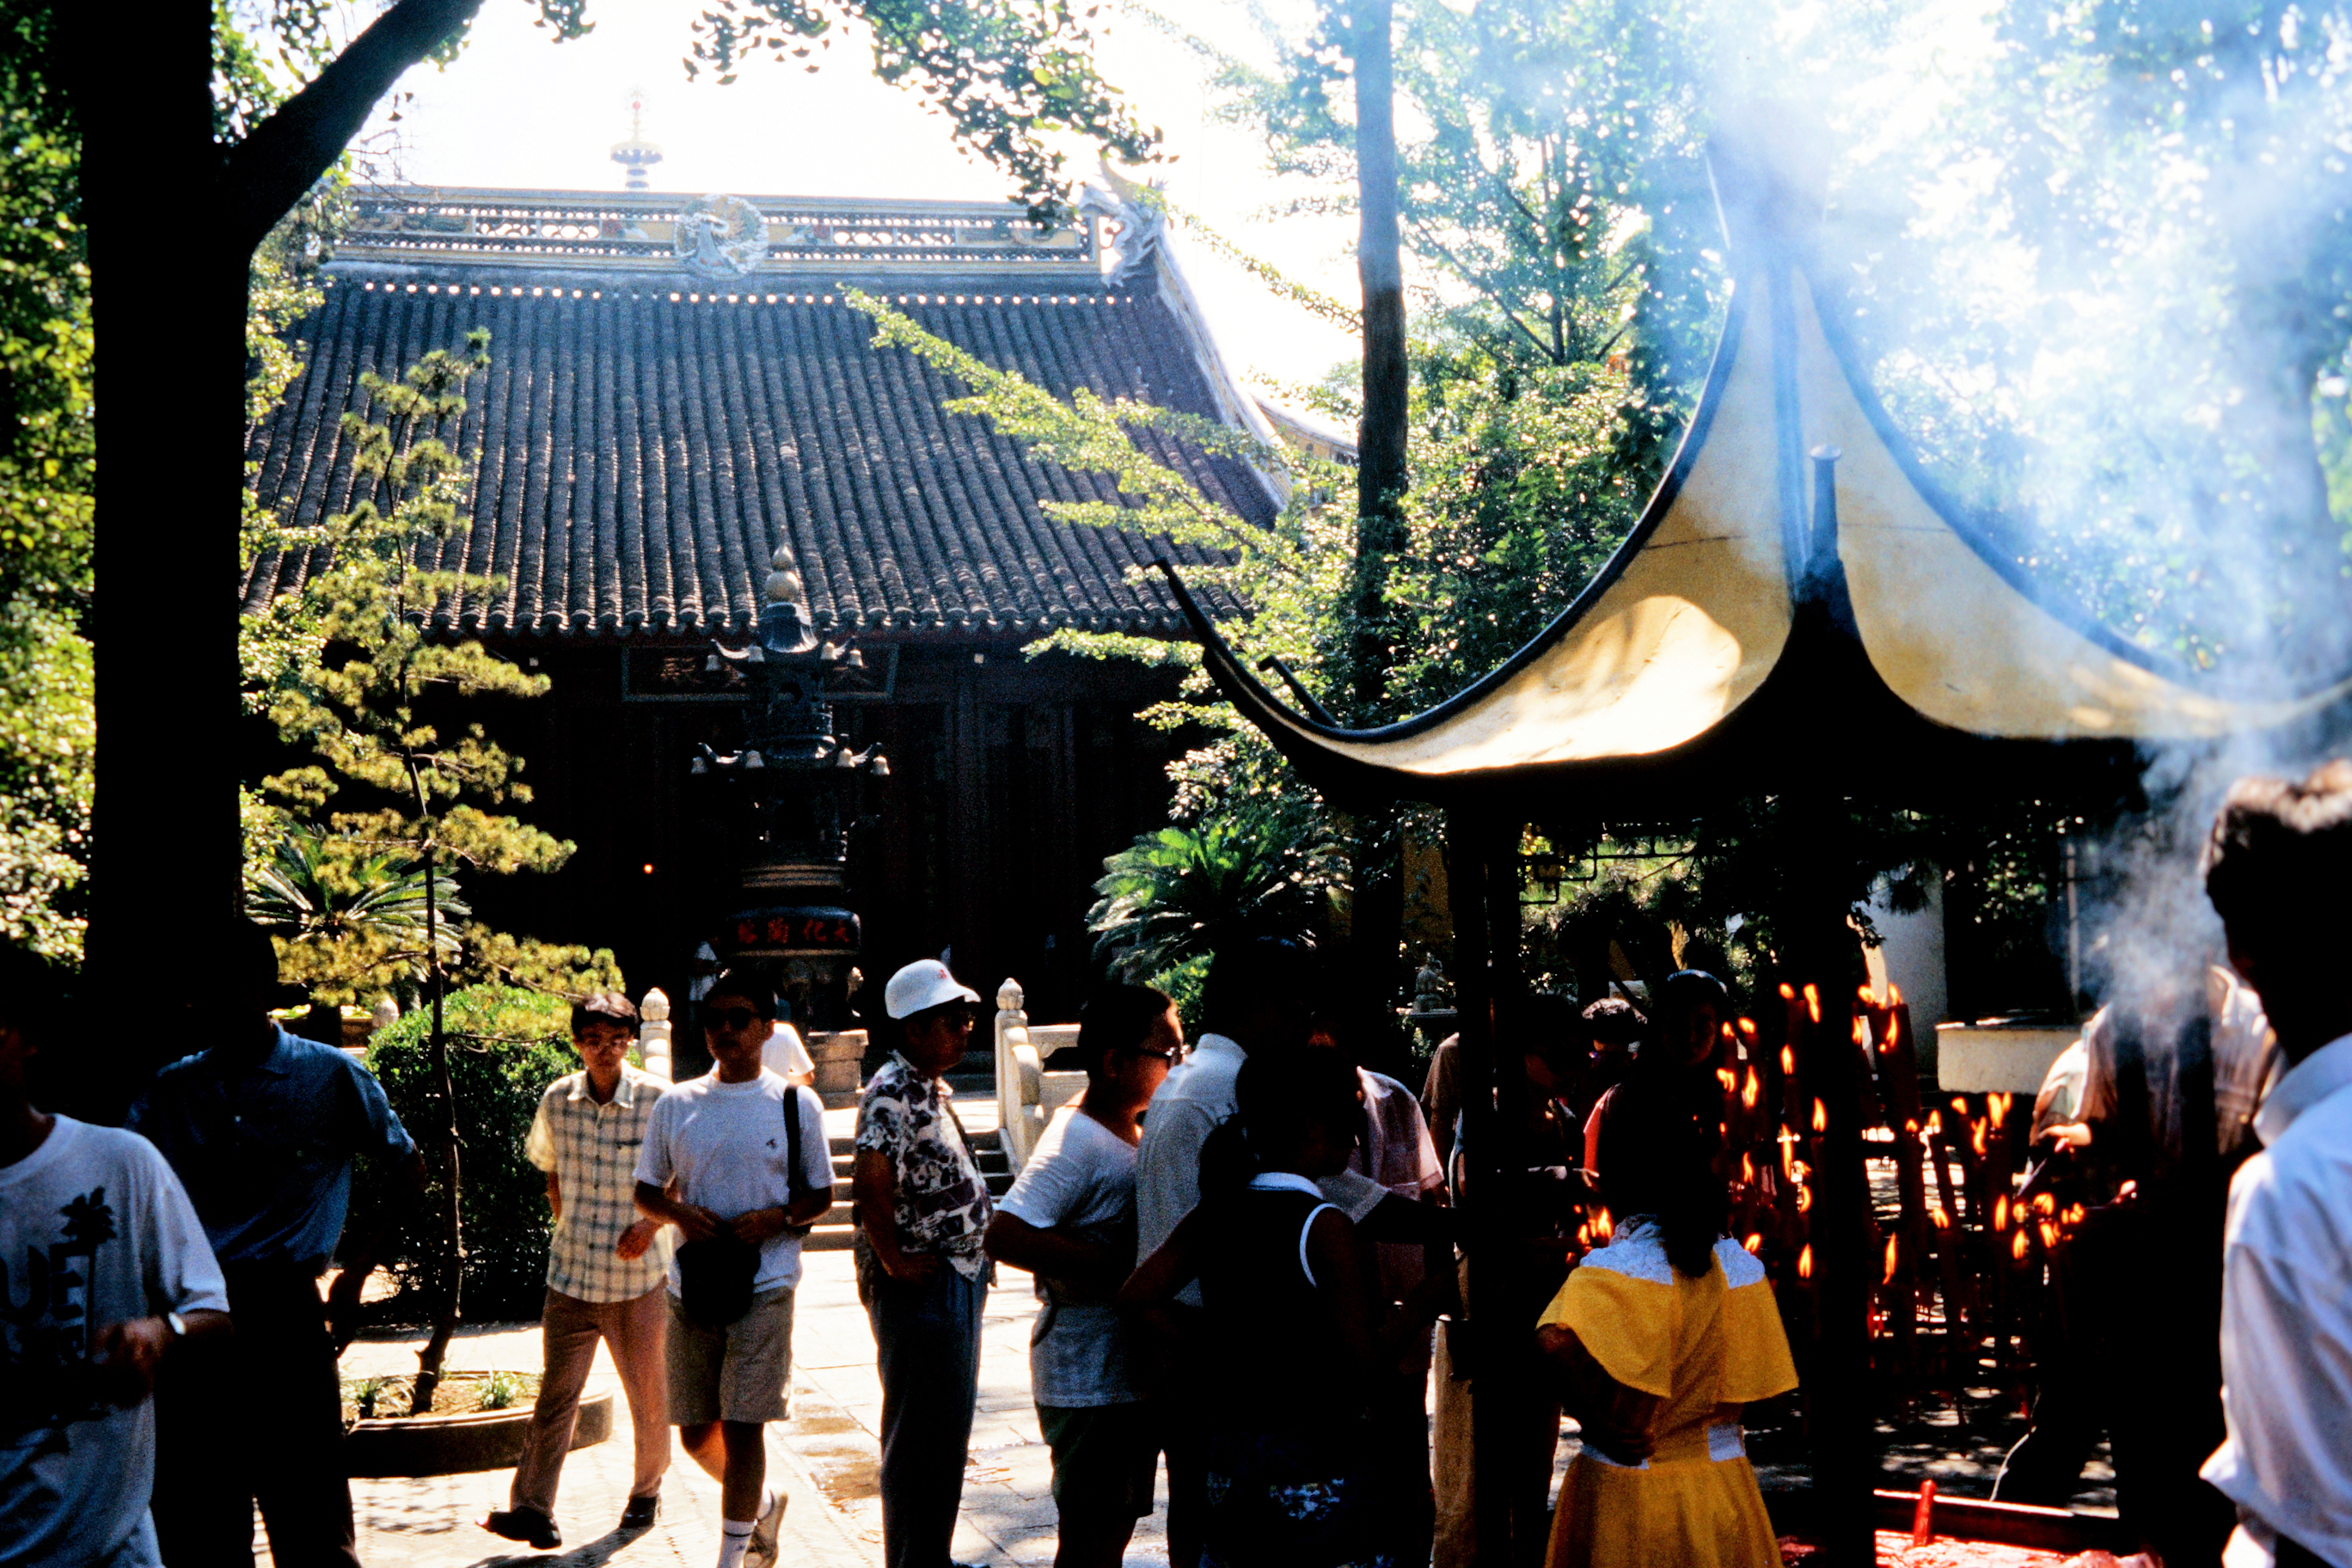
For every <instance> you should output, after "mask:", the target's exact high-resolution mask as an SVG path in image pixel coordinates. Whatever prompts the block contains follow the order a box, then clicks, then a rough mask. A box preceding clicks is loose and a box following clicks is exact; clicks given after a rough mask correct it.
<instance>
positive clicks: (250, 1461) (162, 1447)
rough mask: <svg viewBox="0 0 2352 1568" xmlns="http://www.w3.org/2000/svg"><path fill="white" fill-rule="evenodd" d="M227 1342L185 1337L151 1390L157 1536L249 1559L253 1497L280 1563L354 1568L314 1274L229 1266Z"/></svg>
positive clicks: (191, 1558) (207, 1553)
mask: <svg viewBox="0 0 2352 1568" xmlns="http://www.w3.org/2000/svg"><path fill="white" fill-rule="evenodd" d="M222 1272H223V1273H225V1274H226V1276H227V1277H228V1310H229V1317H230V1321H232V1322H233V1323H234V1324H235V1326H236V1334H235V1336H234V1337H233V1338H232V1339H231V1340H230V1341H229V1342H227V1343H226V1344H225V1345H224V1344H217V1343H216V1344H211V1345H184V1346H181V1347H180V1349H179V1350H178V1351H177V1352H174V1353H173V1356H172V1358H171V1359H170V1361H168V1362H167V1363H165V1365H164V1367H163V1376H162V1378H161V1379H160V1381H159V1383H158V1385H157V1387H156V1391H155V1425H156V1452H155V1500H154V1512H155V1533H156V1536H157V1539H158V1541H159V1542H160V1543H161V1545H162V1547H163V1561H164V1562H166V1563H173V1564H174V1565H175V1568H176V1565H177V1564H181V1563H186V1564H188V1565H189V1568H198V1565H203V1568H217V1565H218V1564H222V1563H247V1564H249V1563H252V1561H253V1509H254V1505H255V1504H256V1503H259V1504H260V1505H261V1520H262V1523H263V1524H265V1525H266V1526H268V1531H269V1552H270V1555H271V1556H272V1557H273V1558H275V1559H276V1560H277V1562H278V1565H279V1568H313V1565H314V1564H328V1565H331V1568H359V1560H360V1559H359V1552H357V1551H356V1550H355V1548H354V1538H353V1533H352V1489H351V1483H350V1481H349V1480H347V1479H345V1475H344V1470H343V1415H342V1398H341V1385H340V1384H338V1383H337V1381H336V1373H335V1342H334V1340H333V1339H332V1337H331V1336H330V1335H329V1333H328V1332H327V1321H326V1309H325V1307H324V1306H323V1305H322V1304H321V1303H320V1300H319V1282H318V1279H317V1278H316V1277H315V1276H314V1275H313V1274H312V1273H311V1271H310V1269H309V1268H304V1267H301V1266H299V1265H296V1264H291V1263H263V1264H253V1263H232V1264H229V1265H227V1266H226V1268H224V1269H223V1270H222Z"/></svg>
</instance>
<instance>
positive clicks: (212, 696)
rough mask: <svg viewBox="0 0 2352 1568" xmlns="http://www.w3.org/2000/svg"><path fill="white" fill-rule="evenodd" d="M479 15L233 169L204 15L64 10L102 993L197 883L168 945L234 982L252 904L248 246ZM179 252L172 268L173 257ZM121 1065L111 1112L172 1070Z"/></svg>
mask: <svg viewBox="0 0 2352 1568" xmlns="http://www.w3.org/2000/svg"><path fill="white" fill-rule="evenodd" d="M480 4H481V0H399V3H398V4H396V5H394V6H392V7H391V8H390V9H389V10H387V11H385V12H384V13H383V15H382V16H378V17H377V18H376V20H375V22H374V23H373V25H371V26H369V27H368V29H367V30H366V31H365V32H364V33H362V34H361V35H360V37H358V38H356V39H354V40H352V44H351V46H350V47H348V48H346V49H345V50H344V51H343V52H342V54H341V56H339V57H338V58H336V59H335V60H334V61H333V62H331V64H330V65H329V66H328V67H327V68H326V69H325V70H324V71H322V72H321V73H320V76H319V78H318V79H317V80H316V81H314V82H312V83H311V84H310V86H309V87H307V88H305V89H303V90H302V91H301V92H299V93H298V94H296V95H295V96H294V97H293V98H292V99H290V100H288V101H287V102H286V103H285V104H283V105H281V106H280V107H279V108H278V110H277V111H276V112H274V113H272V114H271V115H270V116H269V117H268V119H267V120H265V121H262V123H261V124H260V125H259V126H257V127H256V128H255V130H254V132H253V133H252V135H250V136H249V137H247V139H246V141H245V142H242V143H240V144H238V145H237V146H236V148H234V149H233V150H230V151H228V152H226V153H224V152H223V151H222V150H221V148H220V147H219V145H218V144H217V143H216V142H215V140H214V136H213V109H212V93H211V82H212V33H211V27H212V22H213V16H212V12H211V10H210V8H209V7H206V6H202V5H165V6H161V7H156V8H153V14H152V15H145V14H142V16H141V17H140V19H139V25H138V29H137V31H138V37H137V41H136V42H135V43H133V44H131V45H129V46H128V47H125V46H124V45H123V44H122V42H121V39H120V38H119V37H116V36H115V20H116V17H115V14H114V13H112V12H110V11H108V10H107V9H105V8H104V7H102V6H95V5H63V4H60V5H58V6H57V8H56V14H57V16H58V25H59V28H60V31H59V35H58V36H59V37H60V38H61V40H62V41H63V43H64V45H65V47H64V48H63V49H61V51H60V53H61V56H62V59H61V64H60V69H61V71H62V73H63V74H64V76H65V78H66V79H67V82H68V91H69V92H70V93H71V95H72V100H73V104H74V109H75V115H76V118H77V119H78V120H79V122H80V126H81V130H82V163H81V181H82V201H83V210H84V216H85V219H86V221H87V223H88V225H89V257H90V287H91V297H92V302H93V314H94V317H95V321H96V327H97V332H98V361H97V374H98V376H99V378H100V381H101V382H102V384H103V385H104V388H105V395H106V396H105V416H104V419H103V421H102V423H101V424H100V458H101V460H102V468H101V469H100V489H99V511H98V519H97V554H98V559H97V578H98V592H97V595H96V603H97V606H98V608H97V610H96V612H95V613H94V614H93V615H92V617H91V622H92V625H91V637H92V641H93V642H94V643H95V645H96V647H97V676H98V681H97V684H98V714H99V721H100V722H99V735H100V742H99V752H98V763H99V766H98V795H97V802H96V806H95V809H94V811H93V813H92V824H91V869H90V881H89V904H90V917H89V918H90V930H89V968H90V971H91V984H93V985H94V986H97V987H100V988H101V989H102V988H104V987H106V986H107V985H108V984H110V980H109V979H108V977H109V976H112V975H123V976H125V977H126V983H128V979H127V977H128V975H129V973H130V972H131V968H132V966H133V965H136V964H139V963H142V962H144V961H145V960H146V958H147V953H146V952H145V949H144V948H143V947H142V945H141V943H140V940H139V936H138V932H139V931H140V930H141V929H142V926H144V925H147V924H150V923H152V910H153V907H154V900H155V889H156V888H157V887H158V885H159V884H160V883H161V882H162V881H163V879H172V880H174V881H190V880H192V881H193V884H194V887H195V889H197V890H196V894H195V897H196V900H197V902H196V904H195V906H194V907H195V908H196V910H198V911H199V915H200V918H198V919H196V920H194V921H184V922H181V923H182V924H184V925H185V927H186V928H187V929H186V930H185V931H184V933H183V934H182V935H181V937H180V938H179V939H178V945H177V946H176V947H175V950H174V952H175V956H176V957H177V958H178V959H179V960H180V961H181V962H182V963H184V965H185V967H186V968H187V969H188V970H189V971H190V972H191V973H197V974H205V975H218V974H220V973H224V968H223V965H224V963H225V962H226V947H225V946H224V945H222V944H223V943H224V942H225V940H226V933H227V931H228V929H229V920H230V918H231V917H232V916H233V915H234V914H235V911H236V909H237V907H238V906H239V904H240V902H241V889H240V888H239V886H238V868H239V865H240V863H241V861H242V858H243V846H242V845H241V843H240V842H239V838H238V830H237V815H236V788H237V784H238V783H239V780H240V777H241V769H240V767H239V752H240V748H239V747H238V746H237V745H236V742H235V737H236V734H237V732H238V730H239V727H240V723H241V720H240V714H239V711H238V704H237V695H236V694H237V688H238V685H239V680H240V672H239V669H238V667H237V661H236V647H235V644H234V642H233V640H232V638H231V636H230V630H229V623H228V618H227V602H228V598H229V595H230V594H231V593H232V591H233V584H235V583H236V565H237V559H236V549H237V543H236V540H237V520H238V516H239V512H240V508H241V502H240V500H239V498H240V496H241V495H242V494H243V490H244V486H245V468H244V439H245V430H244V405H245V395H244V393H245V374H246V352H245V325H246V293H247V282H248V273H247V268H248V267H249V265H250V258H251V257H252V253H253V249H254V247H255V246H257V245H258V244H259V243H260V241H261V240H262V238H263V237H265V236H266V235H268V232H269V230H270V227H271V226H273V225H274V224H276V223H277V222H278V219H279V218H281V217H283V216H285V215H286V213H287V211H288V210H289V208H291V207H292V206H293V205H294V204H295V203H296V202H297V201H299V200H300V199H301V196H302V195H303V193H304V192H305V191H307V190H309V189H310V185H311V184H312V183H313V182H315V181H316V180H317V179H318V178H319V177H320V175H321V174H325V173H326V171H327V170H328V169H329V168H330V167H331V166H332V165H333V163H334V161H335V159H336V158H338V157H339V156H341V153H342V151H343V149H344V147H345V146H346V145H347V144H348V143H349V142H350V140H351V138H352V136H353V135H354V134H355V133H356V132H358V130H359V128H360V127H361V125H362V124H363V123H364V122H365V121H366V119H367V115H368V112H369V110H371V109H372V108H373V106H374V104H375V102H376V100H378V99H379V98H381V97H382V96H383V93H384V92H385V91H386V90H387V89H390V88H391V86H392V85H393V83H394V82H395V81H396V80H398V79H399V77H400V74H401V72H403V71H404V70H406V69H407V68H409V67H410V66H412V65H415V64H416V63H417V62H418V61H420V60H422V59H423V58H425V55H426V54H427V53H428V52H430V51H431V49H432V48H433V47H434V46H435V45H436V44H438V43H439V42H440V41H441V40H442V39H443V38H445V37H448V36H449V34H450V33H451V32H453V31H454V30H455V29H456V28H457V27H458V26H461V25H462V24H463V23H464V22H465V21H466V20H467V18H469V17H470V16H472V15H473V14H474V12H475V11H477V10H478V9H479V8H480ZM126 106H129V107H126ZM167 251H168V254H169V257H170V260H169V262H168V264H166V263H164V262H163V260H162V259H161V258H162V257H163V256H164V255H165V254H166V253H167ZM215 572H217V573H219V574H220V575H219V576H217V577H215V576H214V575H213V574H214V573H215ZM205 584H211V586H209V587H207V586H205ZM213 595H219V598H218V599H217V600H215V599H214V598H213V597H212V596H213ZM160 788H168V789H169V790H170V791H171V801H172V804H171V806H170V808H169V809H163V808H161V806H160V805H159V803H158V802H157V800H156V799H155V798H154V797H155V795H156V794H157V791H158V790H159V789H160ZM213 899H218V900H220V902H219V903H217V904H215V903H213V902H211V901H210V900H213ZM200 991H201V988H199V992H200ZM191 994H198V993H191ZM154 1036H155V1037H156V1038H158V1039H163V1040H170V1041H173V1042H175V1045H174V1047H173V1048H180V1047H185V1046H188V1045H190V1044H195V1045H202V1044H205V1043H207V1042H206V1041H205V1037H204V1034H203V1031H202V1027H201V1026H200V1025H199V1024H198V1023H197V1022H196V1021H195V1020H191V1021H190V1026H189V1027H166V1028H163V1029H159V1030H156V1031H154ZM127 1065H130V1066H131V1067H132V1068H133V1070H132V1071H130V1072H121V1073H110V1074H109V1075H108V1077H107V1082H108V1083H109V1084H110V1086H112V1087H111V1088H110V1089H108V1090H107V1091H106V1092H107V1093H108V1094H109V1095H110V1097H111V1098H113V1099H116V1100H127V1097H129V1096H131V1095H133V1094H135V1093H136V1092H137V1090H138V1089H139V1087H140V1085H141V1084H142V1082H143V1081H144V1079H145V1077H146V1074H147V1073H148V1072H149V1071H152V1069H153V1068H155V1067H156V1066H158V1065H160V1063H159V1062H158V1061H155V1060H145V1061H140V1062H137V1063H133V1064H127ZM117 1109H118V1110H119V1109H120V1107H119V1106H118V1107H117Z"/></svg>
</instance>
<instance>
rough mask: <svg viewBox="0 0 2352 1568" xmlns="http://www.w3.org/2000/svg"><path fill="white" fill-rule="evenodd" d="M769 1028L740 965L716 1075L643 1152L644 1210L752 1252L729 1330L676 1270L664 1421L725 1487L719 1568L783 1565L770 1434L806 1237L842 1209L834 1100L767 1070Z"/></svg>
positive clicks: (723, 1019)
mask: <svg viewBox="0 0 2352 1568" xmlns="http://www.w3.org/2000/svg"><path fill="white" fill-rule="evenodd" d="M775 1019H776V991H775V986H774V984H773V983H772V981H770V980H769V979H768V978H767V977H766V976H764V975H753V974H748V973H744V972H743V971H741V970H735V969H730V970H729V971H727V972H726V973H722V974H721V975H719V978H718V979H717V980H715V981H713V982H712V983H711V986H710V994H709V995H708V996H706V997H704V998H703V1004H702V1010H701V1020H702V1032H703V1038H704V1041H705V1043H707V1044H708V1045H709V1047H710V1058H711V1062H712V1066H711V1068H710V1070H709V1072H708V1073H705V1074H704V1075H703V1076H702V1077H700V1078H696V1079H688V1080H687V1081H686V1082H684V1083H681V1084H679V1085H677V1087H675V1088H673V1089H670V1091H669V1092H668V1093H667V1094H665V1095H663V1096H662V1097H661V1099H660V1100H658V1101H657V1102H656V1104H655V1106H654V1110H653V1115H652V1116H651V1117H650V1118H649V1119H647V1121H646V1135H645V1144H644V1147H643V1148H641V1149H640V1150H639V1151H638V1153H637V1164H636V1173H635V1174H636V1203H637V1212H638V1213H640V1214H642V1215H645V1216H646V1218H647V1219H649V1220H653V1221H655V1222H656V1223H657V1224H667V1225H674V1226H677V1228H678V1229H679V1231H680V1232H682V1233H683V1234H684V1236H685V1238H686V1241H687V1242H688V1244H695V1243H700V1244H704V1246H705V1247H709V1246H710V1245H711V1244H714V1243H716V1244H720V1247H719V1250H720V1251H721V1252H724V1251H726V1250H728V1249H729V1248H730V1247H731V1248H737V1249H740V1248H751V1249H755V1250H756V1253H757V1258H756V1260H752V1259H746V1260H745V1265H744V1267H745V1268H746V1270H747V1271H748V1272H749V1273H750V1275H751V1278H750V1279H749V1281H748V1284H747V1286H746V1295H744V1296H739V1297H738V1298H736V1300H734V1303H733V1305H732V1306H731V1307H730V1309H729V1310H730V1311H731V1312H733V1313H734V1315H733V1316H731V1317H728V1318H726V1320H725V1321H704V1320H703V1319H700V1318H698V1317H696V1316H694V1315H693V1314H691V1313H689V1312H688V1302H689V1301H691V1300H694V1299H695V1294H696V1293H695V1292H690V1291H689V1289H688V1282H687V1276H686V1272H685V1271H686V1269H687V1268H688V1262H687V1260H686V1258H685V1248H683V1247H681V1248H680V1249H679V1251H678V1252H677V1253H676V1254H673V1255H672V1256H671V1258H670V1261H669V1340H668V1345H667V1356H666V1367H667V1376H668V1382H669V1418H670V1423H671V1425H673V1426H676V1427H677V1428H678V1434H677V1436H678V1446H679V1447H683V1448H684V1449H685V1450H686V1451H687V1453H688V1455H689V1456H690V1457H691V1458H693V1460H694V1462H695V1463H696V1464H698V1465H699V1466H701V1467H702V1468H703V1469H704V1470H705V1471H707V1472H708V1473H709V1476H710V1478H711V1479H713V1480H715V1481H717V1482H718V1483H719V1568H744V1565H745V1564H747V1563H748V1564H750V1568H766V1565H767V1564H769V1563H773V1562H774V1561H775V1560H776V1539H777V1535H778V1533H779V1531H780V1530H781V1529H782V1524H783V1516H784V1503H785V1501H786V1498H785V1496H784V1492H783V1489H782V1488H781V1487H778V1488H775V1489H770V1488H769V1487H768V1484H767V1479H768V1450H767V1437H766V1433H765V1430H764V1428H765V1426H766V1425H767V1423H769V1422H771V1421H781V1420H782V1419H784V1417H785V1416H786V1415H788V1414H789V1412H788V1410H787V1408H786V1389H787V1387H788V1385H789V1384H790V1382H791V1377H792V1369H793V1291H794V1290H795V1289H798V1288H799V1285H800V1282H801V1237H802V1236H803V1235H804V1234H805V1233H806V1232H805V1227H806V1226H810V1225H812V1224H814V1222H815V1221H816V1220H817V1219H818V1218H819V1217H820V1216H822V1215H824V1211H825V1210H826V1209H828V1208H830V1207H832V1206H833V1156H832V1154H831V1153H830V1152H829V1151H828V1149H827V1147H826V1144H825V1137H824V1102H823V1101H821V1100H818V1099H817V1097H816V1095H815V1093H814V1091H812V1090H810V1089H803V1088H801V1087H800V1086H799V1085H797V1084H792V1083H787V1082H785V1081H784V1080H783V1079H782V1078H779V1077H778V1076H777V1075H776V1074H774V1073H772V1072H770V1071H769V1070H768V1069H767V1068H764V1067H762V1066H761V1062H760V1053H761V1047H764V1046H765V1045H766V1044H767V1043H768V1036H769V1034H770V1033H771V1032H772V1030H773V1029H774V1027H775ZM788 1116H789V1117H793V1118H795V1119H796V1120H797V1121H798V1123H799V1129H800V1130H799V1132H798V1134H797V1135H795V1134H794V1133H793V1130H792V1124H791V1123H788V1122H787V1121H785V1120H784V1119H785V1118H786V1117H788ZM795 1142H797V1143H798V1145H799V1152H800V1163H799V1167H798V1169H797V1170H795V1169H794V1167H793V1162H792V1152H793V1144H794V1143H795ZM702 1256H704V1257H709V1256H710V1255H709V1253H704V1254H703V1255H702ZM736 1278H737V1279H738V1280H740V1279H741V1276H740V1275H738V1276H736Z"/></svg>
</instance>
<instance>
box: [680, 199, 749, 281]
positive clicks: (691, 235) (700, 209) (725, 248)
mask: <svg viewBox="0 0 2352 1568" xmlns="http://www.w3.org/2000/svg"><path fill="white" fill-rule="evenodd" d="M670 245H671V248H672V249H673V250H674V251H675V252H676V253H677V258H678V259H679V260H680V261H683V262H685V263H686V264H687V266H688V267H689V268H692V269H693V270H695V271H696V272H698V273H700V274H702V275H703V276H704V277H706V278H719V279H727V278H748V277H750V276H751V274H752V273H754V272H757V271H758V270H759V269H760V263H761V262H762V261H765V260H766V259H767V258H768V220H767V219H766V217H764V216H761V212H760V209H759V208H758V207H755V206H753V205H751V203H750V202H747V201H745V200H744V199H743V198H742V197H741V196H730V195H717V194H713V195H707V196H697V197H695V198H694V199H693V200H692V201H690V202H688V203H687V204H686V205H684V206H682V207H680V208H678V210H677V233H676V235H675V236H674V237H672V239H671V242H670Z"/></svg>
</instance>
